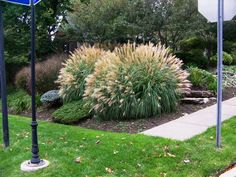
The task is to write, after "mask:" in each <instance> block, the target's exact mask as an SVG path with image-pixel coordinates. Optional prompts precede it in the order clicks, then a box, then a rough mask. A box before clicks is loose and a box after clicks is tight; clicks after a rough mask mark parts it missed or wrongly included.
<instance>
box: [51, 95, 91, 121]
mask: <svg viewBox="0 0 236 177" xmlns="http://www.w3.org/2000/svg"><path fill="white" fill-rule="evenodd" d="M90 115H91V113H90V106H89V104H86V102H85V101H84V100H79V101H74V102H71V103H67V104H65V105H63V106H62V107H61V108H59V109H58V110H56V111H55V112H54V113H53V117H54V118H53V120H54V121H55V122H60V123H63V124H72V123H75V122H78V121H79V120H81V119H84V118H87V117H89V116H90Z"/></svg>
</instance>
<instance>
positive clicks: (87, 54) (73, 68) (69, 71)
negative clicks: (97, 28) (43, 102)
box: [57, 46, 105, 102]
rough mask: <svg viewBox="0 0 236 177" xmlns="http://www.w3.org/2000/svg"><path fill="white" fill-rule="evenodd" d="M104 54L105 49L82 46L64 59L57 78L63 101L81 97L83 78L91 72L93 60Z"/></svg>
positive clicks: (83, 84)
mask: <svg viewBox="0 0 236 177" xmlns="http://www.w3.org/2000/svg"><path fill="white" fill-rule="evenodd" d="M104 54H105V51H103V50H102V49H98V48H95V47H86V46H82V47H81V48H80V49H77V50H76V51H75V52H74V53H73V54H72V55H71V56H70V58H69V59H68V60H66V62H65V63H64V67H63V68H62V69H61V71H60V74H59V77H58V80H57V83H58V84H59V87H60V92H59V94H60V95H61V96H62V98H63V100H64V102H71V101H73V100H80V99H81V98H82V96H83V93H84V86H85V78H86V77H87V76H88V75H89V74H91V73H92V72H93V69H94V65H95V62H96V61H97V60H98V59H101V57H102V56H103V55H104Z"/></svg>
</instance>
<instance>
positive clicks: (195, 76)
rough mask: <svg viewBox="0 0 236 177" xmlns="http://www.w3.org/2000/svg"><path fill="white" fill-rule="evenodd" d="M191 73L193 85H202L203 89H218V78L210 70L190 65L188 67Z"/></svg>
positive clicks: (190, 78) (214, 90)
mask: <svg viewBox="0 0 236 177" xmlns="http://www.w3.org/2000/svg"><path fill="white" fill-rule="evenodd" d="M188 71H189V73H190V75H189V80H190V81H191V82H192V84H193V86H196V87H201V88H203V89H208V90H210V91H213V92H215V93H216V91H217V78H216V76H214V75H213V74H211V73H210V72H208V71H205V70H202V69H199V68H196V67H190V68H189V69H188Z"/></svg>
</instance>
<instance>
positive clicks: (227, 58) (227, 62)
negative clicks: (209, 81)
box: [210, 52, 234, 66]
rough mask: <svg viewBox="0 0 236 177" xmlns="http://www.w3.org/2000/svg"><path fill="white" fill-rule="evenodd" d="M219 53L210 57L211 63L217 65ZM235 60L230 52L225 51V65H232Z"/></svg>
mask: <svg viewBox="0 0 236 177" xmlns="http://www.w3.org/2000/svg"><path fill="white" fill-rule="evenodd" d="M217 60H218V58H217V55H214V56H212V57H211V58H210V62H211V65H213V66H216V65H217ZM233 62H234V59H233V57H232V56H231V55H230V54H228V53H227V52H223V63H224V64H225V65H231V64H232V63H233Z"/></svg>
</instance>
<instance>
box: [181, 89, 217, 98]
mask: <svg viewBox="0 0 236 177" xmlns="http://www.w3.org/2000/svg"><path fill="white" fill-rule="evenodd" d="M213 96H214V94H213V93H212V92H210V91H202V90H191V91H190V92H189V93H185V97H188V98H211V97H213Z"/></svg>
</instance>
